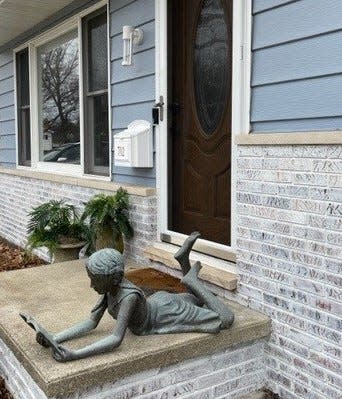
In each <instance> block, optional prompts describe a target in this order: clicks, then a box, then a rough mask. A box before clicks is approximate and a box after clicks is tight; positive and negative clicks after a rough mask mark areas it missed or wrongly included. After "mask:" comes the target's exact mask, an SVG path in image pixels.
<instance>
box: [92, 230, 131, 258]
mask: <svg viewBox="0 0 342 399" xmlns="http://www.w3.org/2000/svg"><path fill="white" fill-rule="evenodd" d="M103 248H115V249H116V250H118V251H119V252H121V253H123V251H124V241H123V238H122V234H120V233H116V234H115V233H114V232H113V230H112V229H111V228H104V229H102V230H101V231H100V232H99V233H98V234H97V237H96V241H95V249H96V251H98V250H100V249H103Z"/></svg>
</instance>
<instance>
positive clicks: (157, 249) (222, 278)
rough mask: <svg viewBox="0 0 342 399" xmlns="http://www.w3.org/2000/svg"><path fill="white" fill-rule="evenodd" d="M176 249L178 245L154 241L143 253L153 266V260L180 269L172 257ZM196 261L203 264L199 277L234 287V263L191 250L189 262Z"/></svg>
mask: <svg viewBox="0 0 342 399" xmlns="http://www.w3.org/2000/svg"><path fill="white" fill-rule="evenodd" d="M178 249H179V247H178V246H177V245H173V244H167V243H163V242H155V243H154V244H153V245H152V246H150V247H148V248H146V249H145V251H144V254H145V256H146V257H147V258H148V259H150V261H152V264H151V266H152V267H153V266H154V265H153V262H158V263H159V264H162V265H165V266H167V267H168V268H171V269H173V270H180V266H179V264H178V262H177V261H176V259H175V258H174V254H175V253H176V252H177V250H178ZM197 261H200V262H201V264H202V266H203V268H202V270H201V272H200V274H199V276H200V278H201V279H203V280H205V281H208V282H210V283H212V284H215V285H218V286H220V287H222V288H224V289H226V290H229V291H233V290H235V289H236V285H237V273H236V266H235V264H234V263H232V262H228V261H225V260H222V259H217V258H214V257H212V256H208V255H204V254H201V253H198V252H194V251H193V252H191V254H190V262H191V264H193V263H195V262H197Z"/></svg>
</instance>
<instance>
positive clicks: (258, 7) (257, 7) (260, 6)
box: [253, 0, 298, 14]
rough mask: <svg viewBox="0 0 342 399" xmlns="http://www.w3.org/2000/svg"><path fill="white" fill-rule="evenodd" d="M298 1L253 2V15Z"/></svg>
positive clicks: (258, 0) (262, 0) (255, 0)
mask: <svg viewBox="0 0 342 399" xmlns="http://www.w3.org/2000/svg"><path fill="white" fill-rule="evenodd" d="M294 1H298V0H254V1H253V14H256V13H258V12H262V11H265V10H269V9H270V8H275V7H280V6H284V5H285V4H288V3H293V2H294Z"/></svg>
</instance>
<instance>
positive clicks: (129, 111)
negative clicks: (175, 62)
mask: <svg viewBox="0 0 342 399" xmlns="http://www.w3.org/2000/svg"><path fill="white" fill-rule="evenodd" d="M154 7H155V2H154V0H136V1H131V0H126V1H125V0H120V1H119V2H117V1H114V0H112V1H111V2H110V11H111V14H110V24H111V25H110V32H111V56H110V59H111V88H112V99H111V106H112V131H113V135H115V133H118V132H119V131H121V130H123V129H125V128H126V127H127V125H128V124H129V123H130V122H132V121H133V120H135V119H146V120H148V121H151V108H152V106H153V104H154V99H155V21H154ZM123 25H132V26H135V27H140V28H141V29H142V30H143V31H144V42H143V44H142V45H141V46H138V47H136V48H134V57H133V65H132V66H128V67H123V66H122V65H121V62H122V26H123ZM154 158H155V154H154ZM154 164H155V162H154ZM113 179H114V181H115V182H118V183H128V184H137V185H144V186H155V168H146V169H145V168H126V167H118V166H115V165H114V164H113Z"/></svg>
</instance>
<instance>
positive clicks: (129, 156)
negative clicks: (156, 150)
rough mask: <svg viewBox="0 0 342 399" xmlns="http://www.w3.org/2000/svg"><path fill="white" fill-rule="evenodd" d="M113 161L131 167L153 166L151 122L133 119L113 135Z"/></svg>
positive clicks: (118, 164)
mask: <svg viewBox="0 0 342 399" xmlns="http://www.w3.org/2000/svg"><path fill="white" fill-rule="evenodd" d="M114 163H115V165H117V166H128V167H131V168H152V167H153V133H152V124H151V123H150V122H148V121H145V120H135V121H133V122H132V123H130V124H129V125H128V126H127V129H125V130H123V131H122V132H120V133H117V134H116V135H115V136H114Z"/></svg>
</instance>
